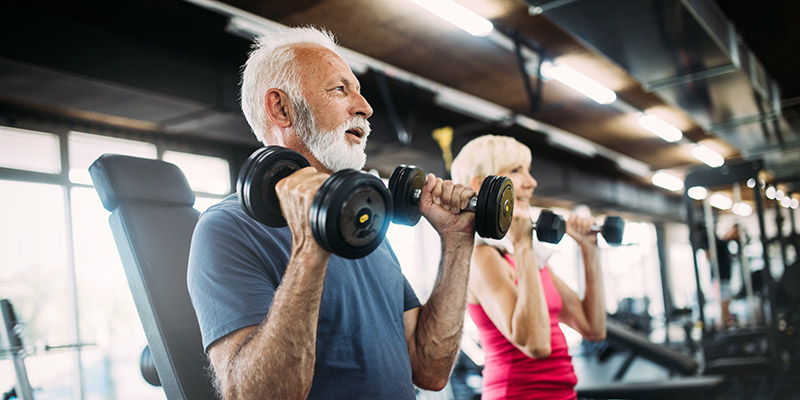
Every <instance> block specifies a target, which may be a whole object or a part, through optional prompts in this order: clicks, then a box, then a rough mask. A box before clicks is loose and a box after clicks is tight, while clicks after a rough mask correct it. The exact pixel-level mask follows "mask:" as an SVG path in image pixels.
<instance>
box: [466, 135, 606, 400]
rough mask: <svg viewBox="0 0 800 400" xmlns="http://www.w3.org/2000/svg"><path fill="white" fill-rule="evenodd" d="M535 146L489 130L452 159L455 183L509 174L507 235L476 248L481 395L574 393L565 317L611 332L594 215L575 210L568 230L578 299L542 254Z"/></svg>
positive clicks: (584, 331) (593, 332)
mask: <svg viewBox="0 0 800 400" xmlns="http://www.w3.org/2000/svg"><path fill="white" fill-rule="evenodd" d="M531 159H532V156H531V151H530V149H529V148H528V147H527V146H525V145H524V144H522V143H520V142H519V141H517V140H515V139H513V138H511V137H505V136H495V135H485V136H481V137H478V138H476V139H473V140H472V141H470V142H469V143H467V144H466V145H465V146H464V147H463V148H462V150H461V152H460V153H459V155H458V157H456V159H455V160H454V161H453V165H452V172H451V173H452V178H453V180H454V181H455V182H457V183H461V184H464V185H469V186H472V187H473V188H474V189H475V190H476V191H477V190H479V189H480V183H481V182H482V180H483V179H484V178H485V177H486V176H487V175H501V176H507V177H509V178H511V180H512V182H513V183H514V193H515V196H516V199H515V205H514V217H513V221H512V224H511V227H510V228H509V231H508V233H507V235H506V238H504V240H503V241H487V240H479V241H478V242H476V247H475V250H474V252H473V254H472V260H471V266H470V278H469V293H468V298H467V302H468V309H469V314H470V316H471V317H472V320H473V321H474V322H475V325H476V326H477V327H478V332H479V338H480V342H481V347H482V348H483V350H484V351H485V354H486V357H485V364H484V369H483V384H484V386H483V393H482V398H483V399H534V398H536V399H575V398H576V393H575V389H574V388H575V384H576V383H577V378H576V376H575V373H574V370H573V366H572V358H571V357H570V355H569V353H568V346H567V342H566V339H565V337H564V333H563V332H562V331H561V328H560V327H559V324H558V323H559V322H563V323H565V324H567V325H569V326H570V327H572V328H574V329H575V330H576V331H578V332H579V333H580V334H581V335H582V336H583V337H584V338H586V339H587V340H592V341H599V340H603V339H604V338H605V334H606V320H605V318H606V311H605V306H604V304H603V280H602V276H601V273H600V267H599V261H598V247H597V234H596V233H594V232H592V230H591V225H592V221H591V220H590V219H589V218H585V217H580V216H577V215H572V216H571V217H570V218H569V219H568V220H567V234H568V235H569V236H571V237H572V238H573V239H575V241H576V242H577V244H578V246H579V248H580V250H581V254H582V258H583V265H584V270H585V277H586V291H585V293H584V296H583V298H582V299H581V298H580V297H579V296H578V294H577V293H575V291H573V290H572V289H571V288H570V287H569V286H567V285H566V284H565V283H564V282H563V281H561V279H559V278H558V277H557V276H556V275H555V274H554V273H553V271H552V270H551V268H550V267H549V266H548V265H546V263H545V262H542V261H539V260H537V254H536V253H537V252H536V251H535V249H534V246H541V244H539V243H538V242H536V244H535V245H534V241H533V237H532V221H531V210H530V201H531V197H532V196H533V191H534V190H535V189H536V186H537V185H538V182H537V181H536V179H534V178H533V176H532V175H531V173H530V171H531Z"/></svg>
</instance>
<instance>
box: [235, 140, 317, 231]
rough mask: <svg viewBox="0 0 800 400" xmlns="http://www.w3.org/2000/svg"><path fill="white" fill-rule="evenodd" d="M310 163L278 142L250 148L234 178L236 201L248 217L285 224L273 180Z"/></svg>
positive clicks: (280, 224) (276, 181)
mask: <svg viewBox="0 0 800 400" xmlns="http://www.w3.org/2000/svg"><path fill="white" fill-rule="evenodd" d="M309 165H310V164H309V163H308V160H306V159H305V157H303V156H302V155H301V154H300V153H298V152H296V151H294V150H291V149H287V148H285V147H280V146H267V147H263V148H260V149H258V150H256V151H255V152H253V154H251V155H250V157H248V158H247V160H246V161H245V162H244V165H242V169H241V170H240V171H239V178H238V180H237V182H236V192H237V194H238V196H239V203H240V204H241V205H242V208H244V210H245V212H246V213H247V215H249V216H250V217H251V218H253V219H255V220H257V221H259V222H261V223H263V224H265V225H268V226H272V227H282V226H286V220H285V219H284V218H283V215H282V214H281V206H280V201H279V200H278V195H277V194H276V192H275V184H276V183H278V181H280V180H281V179H283V178H285V177H287V176H289V175H291V174H292V173H293V172H295V171H297V170H299V169H302V168H305V167H308V166H309Z"/></svg>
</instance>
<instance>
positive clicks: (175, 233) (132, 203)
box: [89, 154, 217, 400]
mask: <svg viewBox="0 0 800 400" xmlns="http://www.w3.org/2000/svg"><path fill="white" fill-rule="evenodd" d="M89 174H90V175H91V177H92V182H93V183H94V187H95V190H97V194H98V195H99V196H100V200H101V202H102V203H103V207H105V209H106V210H108V211H111V215H110V216H109V223H110V225H111V233H112V234H113V235H114V240H115V242H116V244H117V249H118V250H119V253H120V258H121V260H122V266H123V268H124V269H125V275H126V277H127V279H128V286H130V289H131V294H132V295H133V300H134V303H135V304H136V309H137V311H138V313H139V319H140V320H141V322H142V326H143V328H144V332H145V336H146V337H147V343H148V346H149V347H150V351H151V352H152V358H153V363H154V364H155V367H156V370H157V371H158V377H159V378H160V381H161V385H162V387H163V389H164V393H165V394H166V396H167V399H169V400H176V399H192V400H212V399H216V398H217V397H216V395H215V391H214V386H213V385H212V383H211V380H210V379H211V378H210V376H209V374H208V368H209V364H208V359H207V357H206V355H205V352H204V351H203V344H202V340H201V337H200V327H199V325H198V323H197V317H196V316H195V313H194V308H193V307H192V303H191V301H190V300H189V291H188V289H187V287H186V266H187V264H188V259H189V245H190V243H191V238H192V231H193V230H194V226H195V224H196V223H197V218H198V217H199V214H200V213H199V212H198V211H197V210H195V209H194V208H193V207H192V205H193V204H194V192H192V189H191V188H190V187H189V183H188V182H187V181H186V177H185V176H184V175H183V172H181V170H180V169H179V168H178V167H176V166H175V165H173V164H170V163H167V162H164V161H160V160H151V159H144V158H136V157H129V156H122V155H115V154H104V155H102V156H100V157H99V158H98V159H97V160H96V161H95V162H94V163H93V164H92V166H91V167H89Z"/></svg>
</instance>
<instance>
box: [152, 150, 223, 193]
mask: <svg viewBox="0 0 800 400" xmlns="http://www.w3.org/2000/svg"><path fill="white" fill-rule="evenodd" d="M164 161H167V162H171V163H173V164H175V165H177V166H178V168H180V169H181V170H182V171H183V173H184V175H186V180H188V181H189V186H191V187H192V190H194V191H195V192H203V193H211V194H228V193H230V192H231V167H230V165H228V161H227V160H224V159H222V158H219V157H209V156H200V155H197V154H189V153H180V152H177V151H165V152H164Z"/></svg>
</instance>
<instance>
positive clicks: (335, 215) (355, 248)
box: [309, 169, 392, 259]
mask: <svg viewBox="0 0 800 400" xmlns="http://www.w3.org/2000/svg"><path fill="white" fill-rule="evenodd" d="M309 220H310V223H311V232H312V233H313V234H314V239H316V241H317V243H319V244H320V246H322V248H324V249H325V250H327V251H330V252H332V253H334V254H337V255H339V256H342V257H345V258H350V259H355V258H361V257H364V256H366V255H367V254H369V253H371V252H372V251H373V250H375V249H376V248H377V247H378V246H379V245H380V244H381V242H382V241H383V238H384V236H385V234H386V230H387V229H388V228H389V222H390V221H391V220H392V198H391V196H390V194H389V191H388V190H387V189H386V186H384V184H383V181H381V180H380V179H379V178H377V177H375V176H373V175H370V174H365V173H363V172H359V171H355V170H351V169H345V170H341V171H337V172H335V173H334V174H333V175H331V176H330V178H328V179H327V180H325V182H324V183H323V184H322V186H320V188H319V190H318V191H317V194H316V195H315V196H314V200H313V202H312V203H311V211H310V216H309Z"/></svg>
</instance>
